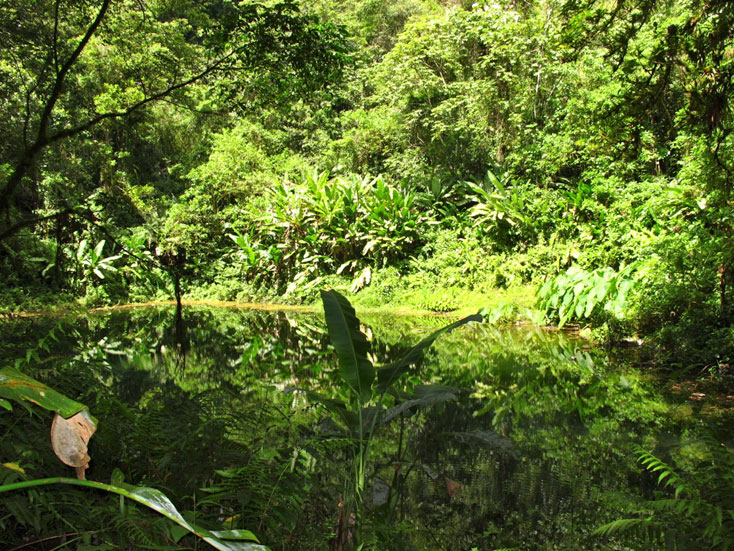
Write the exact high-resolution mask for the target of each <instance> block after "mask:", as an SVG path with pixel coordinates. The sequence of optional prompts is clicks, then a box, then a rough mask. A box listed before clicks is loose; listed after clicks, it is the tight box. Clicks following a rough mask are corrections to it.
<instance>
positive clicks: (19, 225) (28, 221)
mask: <svg viewBox="0 0 734 551" xmlns="http://www.w3.org/2000/svg"><path fill="white" fill-rule="evenodd" d="M73 211H74V209H73V208H67V209H64V210H60V211H57V212H54V213H53V214H47V215H44V216H33V217H32V218H25V219H23V220H18V221H17V222H15V223H14V224H12V225H11V226H10V227H8V228H6V229H5V230H3V232H2V233H0V241H3V240H5V239H7V238H8V237H11V236H13V235H15V234H16V233H18V232H19V231H20V230H22V229H23V228H26V227H28V226H35V225H36V224H38V223H39V222H44V221H46V220H51V219H52V218H56V217H57V216H59V215H64V214H70V213H71V212H73Z"/></svg>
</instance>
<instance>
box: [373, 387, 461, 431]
mask: <svg viewBox="0 0 734 551" xmlns="http://www.w3.org/2000/svg"><path fill="white" fill-rule="evenodd" d="M423 391H424V392H423V393H422V394H423V395H422V396H420V397H416V398H413V399H412V400H406V401H405V402H401V403H399V404H398V405H396V406H394V407H391V408H389V409H388V410H387V411H386V412H385V414H384V415H383V416H382V418H381V419H380V424H381V425H384V424H386V423H389V422H390V421H392V420H393V419H394V418H395V417H397V416H398V415H400V414H401V413H405V412H406V411H408V410H410V409H413V408H424V407H428V406H432V405H434V404H438V403H440V402H445V401H447V400H455V399H456V391H455V390H454V389H451V388H447V387H435V388H431V387H424V388H423Z"/></svg>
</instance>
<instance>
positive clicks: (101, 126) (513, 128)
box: [0, 0, 734, 363]
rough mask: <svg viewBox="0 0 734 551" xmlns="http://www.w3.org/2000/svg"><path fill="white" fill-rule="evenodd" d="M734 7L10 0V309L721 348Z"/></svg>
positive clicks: (414, 0)
mask: <svg viewBox="0 0 734 551" xmlns="http://www.w3.org/2000/svg"><path fill="white" fill-rule="evenodd" d="M733 12H734V10H733V9H732V6H731V5H730V3H729V2H725V1H723V0H708V1H702V0H690V1H687V2H664V1H660V0H635V1H631V0H630V1H628V0H624V1H622V0H619V1H617V2H604V1H585V2H581V1H576V0H574V1H567V2H560V1H529V0H528V1H524V2H505V3H502V2H500V3H494V4H491V5H490V4H486V5H485V4H481V5H480V4H472V5H468V4H467V5H464V4H461V3H452V2H449V3H440V2H430V1H418V0H410V1H408V0H406V1H401V2H396V3H386V2H378V1H376V0H375V1H367V0H364V1H355V2H333V3H330V2H328V1H322V2H318V1H315V0H314V1H305V2H303V3H301V4H296V3H292V2H285V3H275V4H258V3H254V2H229V1H224V0H221V1H212V2H209V1H207V2H186V1H160V2H159V1H156V2H147V3H138V2H124V1H109V2H63V1H58V2H51V1H48V2H30V1H12V2H7V3H4V6H3V7H2V11H0V18H1V20H2V31H1V32H2V44H3V48H2V51H3V53H2V63H1V64H0V71H2V79H0V82H1V84H0V86H2V98H3V100H2V101H3V104H2V109H0V117H2V118H1V119H0V127H1V128H2V134H3V136H4V140H3V144H2V147H1V149H0V155H1V157H0V161H1V162H2V164H0V170H1V172H0V175H1V176H2V193H1V197H2V200H1V202H0V211H1V212H0V219H1V223H2V231H1V232H0V240H1V243H2V249H1V252H0V255H1V256H0V262H1V263H2V271H3V274H4V277H3V281H2V303H3V304H4V306H5V307H6V308H7V309H9V310H11V311H12V310H13V309H18V308H20V309H26V310H28V309H34V308H35V309H39V308H40V309H42V308H45V307H48V306H49V305H51V304H54V303H56V304H58V303H69V302H73V301H80V302H81V303H82V304H84V305H87V306H99V305H105V304H121V303H127V302H140V301H148V300H155V299H170V298H171V297H173V296H174V295H176V294H178V295H182V296H183V297H184V298H189V299H210V300H234V301H241V302H287V303H312V302H314V301H315V300H317V291H318V289H319V288H328V287H334V288H338V289H343V290H345V291H347V292H351V293H353V294H354V300H355V301H356V303H357V304H363V305H365V306H385V305H394V306H412V307H414V308H417V309H423V310H433V311H452V310H456V309H460V308H462V307H464V308H466V307H472V308H474V307H475V306H479V307H482V306H486V307H493V308H496V307H497V306H498V305H499V306H503V307H504V309H503V312H502V315H504V316H510V317H511V316H519V317H522V315H523V313H524V312H525V310H526V309H527V308H528V307H532V306H535V305H537V306H539V308H540V310H541V311H542V312H543V313H544V314H545V316H546V318H547V320H549V321H550V322H555V323H559V322H560V324H561V325H564V324H566V323H581V324H588V323H590V324H593V326H595V327H602V326H604V327H605V328H608V329H609V331H608V332H607V333H605V335H606V336H611V338H612V339H618V338H622V337H625V336H627V337H628V336H632V335H637V336H639V337H642V338H646V339H649V342H654V343H655V349H654V350H653V351H652V353H653V354H655V355H656V357H657V358H658V359H663V360H666V359H671V358H675V359H676V360H677V361H680V360H685V361H689V362H703V363H712V362H714V363H715V362H723V363H726V362H728V361H729V359H730V358H731V354H732V350H733V349H732V346H734V345H733V343H734V339H733V337H732V329H731V327H732V321H733V320H734V318H733V317H732V316H733V314H732V308H734V306H733V305H732V302H734V246H733V245H732V239H731V236H732V224H733V219H732V210H731V206H732V202H731V201H732V198H731V195H730V192H731V186H732V179H733V178H734V174H733V172H734V153H733V152H732V143H733V140H734V137H733V136H732V128H734V127H733V126H732V125H733V124H734V121H733V120H732V115H731V109H730V106H729V100H730V97H731V95H732V75H733V74H734V44H733V42H734V39H733V38H732V33H731V32H730V30H731V28H732V26H734V13H733ZM536 301H537V302H536ZM531 317H532V316H531ZM536 319H537V318H536Z"/></svg>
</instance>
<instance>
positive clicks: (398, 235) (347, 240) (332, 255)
mask: <svg viewBox="0 0 734 551" xmlns="http://www.w3.org/2000/svg"><path fill="white" fill-rule="evenodd" d="M249 215H250V219H251V225H250V228H249V232H248V233H247V234H245V233H237V234H236V235H234V236H231V237H232V239H233V240H234V241H235V243H236V244H237V245H238V247H239V248H240V250H241V251H242V252H243V258H242V262H243V263H244V265H245V266H246V272H247V276H248V277H249V278H251V279H253V280H257V281H258V282H260V283H268V284H271V283H274V284H275V285H276V286H277V287H278V288H279V289H282V288H283V287H284V286H285V285H286V284H287V283H289V282H290V283H291V285H290V286H289V288H288V291H292V290H294V289H295V288H296V287H297V286H302V285H304V284H308V283H311V284H315V283H316V282H317V281H318V279H317V278H318V277H319V276H321V275H324V274H333V273H337V274H341V273H345V274H352V275H355V276H357V277H362V279H363V282H364V281H366V280H367V279H369V278H366V277H365V276H366V273H365V271H364V270H365V268H366V267H369V266H376V267H381V266H386V265H388V264H389V263H392V262H395V261H396V260H399V259H401V258H403V257H405V256H406V255H407V254H408V253H410V252H411V251H412V250H413V249H414V248H415V246H416V245H417V244H418V233H419V229H420V225H421V223H423V222H424V221H425V217H424V215H422V214H421V213H420V212H418V210H417V209H416V208H415V207H414V195H413V194H412V193H409V192H405V191H401V190H398V189H396V188H394V187H392V186H390V185H388V184H386V183H385V182H384V181H383V180H382V179H381V178H379V177H378V178H371V177H368V176H367V177H359V176H356V175H351V176H348V177H335V178H331V177H330V176H329V173H328V172H318V171H313V172H311V173H306V174H304V175H303V179H302V180H301V181H300V182H298V183H292V182H289V181H283V182H280V183H279V184H278V185H276V186H275V187H273V188H272V189H270V190H268V192H266V194H265V196H264V198H263V200H262V201H261V202H258V203H254V202H253V203H251V205H250V211H249Z"/></svg>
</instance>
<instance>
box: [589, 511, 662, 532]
mask: <svg viewBox="0 0 734 551" xmlns="http://www.w3.org/2000/svg"><path fill="white" fill-rule="evenodd" d="M653 526H656V525H655V523H654V522H653V520H652V517H651V516H650V517H645V518H621V519H618V520H614V521H612V522H609V523H607V524H605V525H604V526H600V527H599V528H597V529H596V530H594V531H593V532H592V534H593V535H595V536H614V535H615V534H619V533H623V532H629V531H631V530H635V529H640V528H650V527H653Z"/></svg>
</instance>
